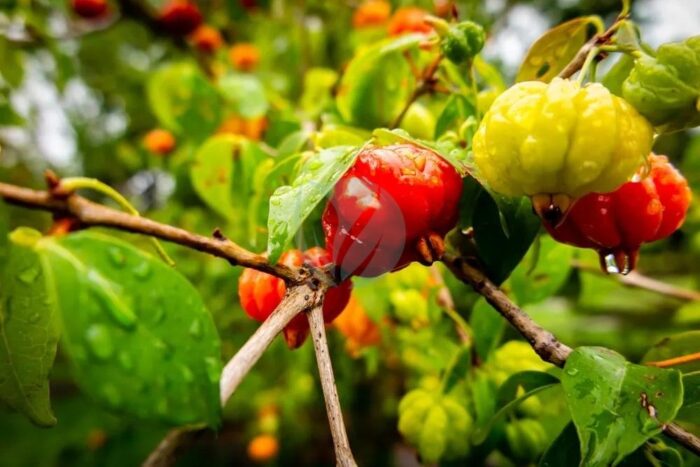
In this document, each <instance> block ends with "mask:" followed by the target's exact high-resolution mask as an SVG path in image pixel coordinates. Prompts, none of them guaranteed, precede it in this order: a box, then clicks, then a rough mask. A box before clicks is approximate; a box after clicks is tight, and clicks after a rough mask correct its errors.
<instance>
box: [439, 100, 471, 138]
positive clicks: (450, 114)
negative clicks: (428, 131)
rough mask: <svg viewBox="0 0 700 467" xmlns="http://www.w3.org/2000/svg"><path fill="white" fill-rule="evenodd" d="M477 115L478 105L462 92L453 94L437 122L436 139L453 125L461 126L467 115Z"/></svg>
mask: <svg viewBox="0 0 700 467" xmlns="http://www.w3.org/2000/svg"><path fill="white" fill-rule="evenodd" d="M475 115H476V107H475V106H474V104H473V103H472V102H471V101H469V99H467V98H466V97H465V96H463V95H461V94H452V95H451V96H450V98H449V99H447V103H446V104H445V108H444V109H442V113H441V114H440V116H439V117H438V120H437V123H436V124H435V139H438V138H439V137H440V136H442V134H443V133H445V132H446V131H447V130H449V129H450V128H452V127H453V126H456V127H459V125H460V124H461V123H462V122H463V121H464V120H466V119H467V117H471V116H475Z"/></svg>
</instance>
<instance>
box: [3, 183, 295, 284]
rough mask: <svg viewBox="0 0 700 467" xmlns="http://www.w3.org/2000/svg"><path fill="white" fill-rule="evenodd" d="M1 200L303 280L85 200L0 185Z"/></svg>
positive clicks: (219, 242) (225, 243)
mask: <svg viewBox="0 0 700 467" xmlns="http://www.w3.org/2000/svg"><path fill="white" fill-rule="evenodd" d="M0 198H2V199H4V200H5V201H6V202H8V203H11V204H15V205H19V206H24V207H27V208H32V209H43V210H46V211H51V212H53V213H54V214H58V215H61V216H68V217H74V218H75V219H77V220H78V221H79V222H80V224H81V225H83V226H86V227H87V226H102V227H111V228H114V229H117V230H123V231H126V232H132V233H140V234H144V235H149V236H151V237H157V238H160V239H161V240H165V241H169V242H173V243H177V244H180V245H183V246H186V247H188V248H192V249H194V250H197V251H202V252H204V253H209V254H211V255H213V256H217V257H219V258H223V259H226V260H228V261H229V262H230V263H231V264H234V265H240V266H245V267H249V268H253V269H257V270H259V271H263V272H266V273H268V274H272V275H274V276H277V277H281V278H283V279H285V280H287V281H289V282H291V283H298V282H300V281H302V280H304V278H305V276H304V274H303V273H302V272H300V271H294V270H292V269H290V268H288V267H286V266H284V265H273V264H269V263H268V261H267V258H265V257H264V256H262V255H258V254H255V253H252V252H250V251H248V250H246V249H245V248H243V247H241V246H239V245H237V244H236V243H234V242H232V241H231V240H227V239H223V238H221V239H218V238H211V237H205V236H203V235H197V234H195V233H192V232H189V231H187V230H184V229H180V228H177V227H173V226H171V225H168V224H161V223H159V222H156V221H152V220H150V219H147V218H144V217H139V216H133V215H131V214H127V213H124V212H121V211H117V210H115V209H111V208H108V207H106V206H103V205H101V204H97V203H93V202H92V201H88V200H87V199H85V198H83V197H81V196H78V195H71V196H69V197H68V198H66V199H60V198H56V197H54V196H52V195H51V193H49V192H48V191H37V190H32V189H29V188H22V187H18V186H14V185H8V184H5V183H0Z"/></svg>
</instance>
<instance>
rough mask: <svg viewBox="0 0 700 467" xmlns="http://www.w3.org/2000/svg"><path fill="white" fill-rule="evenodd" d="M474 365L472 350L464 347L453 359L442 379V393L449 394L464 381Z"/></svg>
mask: <svg viewBox="0 0 700 467" xmlns="http://www.w3.org/2000/svg"><path fill="white" fill-rule="evenodd" d="M471 365H472V352H471V348H468V347H462V348H460V349H459V350H457V353H456V354H455V355H454V357H453V358H452V361H451V362H450V364H449V366H448V367H447V370H446V371H445V375H444V376H443V378H442V393H443V394H447V393H449V392H450V391H451V390H452V389H453V388H454V387H455V386H457V384H459V382H460V381H462V380H464V378H465V377H466V376H467V373H469V369H470V368H471Z"/></svg>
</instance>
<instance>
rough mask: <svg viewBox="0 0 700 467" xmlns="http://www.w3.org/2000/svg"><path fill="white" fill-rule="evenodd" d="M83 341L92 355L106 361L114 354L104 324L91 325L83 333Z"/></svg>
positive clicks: (110, 339)
mask: <svg viewBox="0 0 700 467" xmlns="http://www.w3.org/2000/svg"><path fill="white" fill-rule="evenodd" d="M85 341H86V342H87V344H88V348H89V349H90V351H91V352H92V354H93V355H94V356H95V357H97V358H99V359H100V360H106V359H108V358H110V357H111V356H112V354H113V353H114V344H113V343H112V336H111V335H110V331H109V328H108V327H107V326H105V325H104V324H93V325H92V326H90V327H89V328H88V329H87V331H86V332H85Z"/></svg>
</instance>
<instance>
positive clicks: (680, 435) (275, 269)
mask: <svg viewBox="0 0 700 467" xmlns="http://www.w3.org/2000/svg"><path fill="white" fill-rule="evenodd" d="M59 186H60V185H59ZM57 194H58V196H57ZM0 198H1V199H4V200H5V201H6V202H8V203H10V204H14V205H19V206H23V207H27V208H31V209H40V210H45V211H50V212H53V213H54V215H55V216H57V217H59V218H60V217H69V218H73V219H75V220H77V221H78V222H79V223H80V224H81V225H82V226H84V227H89V226H103V227H111V228H114V229H117V230H122V231H126V232H132V233H140V234H145V235H149V236H152V237H156V238H159V239H161V240H165V241H169V242H173V243H177V244H180V245H182V246H185V247H188V248H191V249H194V250H197V251H201V252H204V253H208V254H211V255H213V256H216V257H219V258H223V259H226V260H227V261H229V262H230V263H231V264H232V265H240V266H244V267H249V268H253V269H257V270H259V271H262V272H265V273H269V274H272V275H274V276H276V277H280V278H282V279H284V280H285V281H286V282H287V284H288V288H287V294H286V296H285V298H284V299H283V301H282V302H281V303H280V305H279V306H278V307H277V309H276V310H275V311H274V312H273V313H272V315H270V317H269V318H268V319H267V320H266V321H265V322H264V323H263V324H262V325H261V326H260V327H259V328H258V330H257V331H256V332H255V333H254V334H253V335H252V336H251V337H250V338H249V339H248V341H247V342H246V343H245V344H244V345H243V347H241V348H240V349H239V351H238V352H237V353H236V354H235V355H234V356H233V357H232V359H231V360H230V361H229V362H228V363H227V364H226V366H225V367H224V370H223V372H222V376H221V393H220V395H221V402H222V404H225V403H226V402H227V401H228V399H229V398H230V397H231V396H232V394H233V393H234V392H235V390H236V389H237V388H238V385H239V384H240V383H241V381H242V380H243V378H244V377H245V376H246V375H247V373H248V372H249V371H250V370H251V369H252V368H253V366H254V365H255V364H256V363H257V361H258V360H259V359H260V357H261V356H262V355H263V353H264V352H265V350H266V349H267V348H268V346H269V345H270V344H271V343H272V341H273V340H274V339H275V337H276V336H277V335H278V334H279V333H280V332H281V331H282V329H284V327H285V326H286V325H287V324H288V323H289V322H290V321H291V320H292V318H294V317H295V316H296V315H297V314H299V313H307V318H308V321H309V325H310V329H311V336H312V340H313V344H314V350H315V352H316V358H317V364H318V368H319V374H320V378H321V385H322V388H323V393H324V399H325V402H326V409H327V410H326V411H327V414H328V419H329V424H330V427H331V433H332V437H333V441H334V447H335V452H336V462H337V465H341V466H354V465H356V464H355V460H354V459H353V456H352V452H351V450H350V445H349V442H348V437H347V433H346V431H345V426H344V423H343V418H342V411H341V408H340V403H339V400H338V394H337V389H336V386H335V380H334V376H333V369H332V364H331V359H330V355H329V353H328V345H327V341H326V335H325V327H324V323H323V316H322V312H321V305H322V303H323V298H324V295H325V292H326V291H327V289H328V287H329V286H330V284H331V281H330V280H328V276H327V275H326V274H327V273H326V272H325V271H323V270H314V269H308V268H306V267H303V268H301V269H299V270H294V269H291V268H287V267H285V266H282V265H271V264H269V263H268V261H267V258H265V257H264V256H263V255H259V254H255V253H252V252H250V251H248V250H246V249H245V248H243V247H241V246H239V245H237V244H236V243H234V242H232V241H231V240H228V239H226V238H224V237H223V236H221V235H214V236H213V237H206V236H202V235H198V234H195V233H192V232H189V231H187V230H184V229H180V228H177V227H173V226H170V225H167V224H162V223H159V222H156V221H153V220H149V219H146V218H143V217H140V216H135V215H131V214H126V213H123V212H120V211H117V210H115V209H111V208H109V207H106V206H103V205H101V204H98V203H94V202H92V201H89V200H87V199H85V198H83V197H81V196H79V195H77V194H74V193H70V194H61V193H60V192H58V193H57V192H56V190H53V192H52V190H51V189H50V190H48V191H37V190H32V189H28V188H22V187H19V186H15V185H10V184H5V183H0ZM443 262H444V264H445V265H446V266H447V267H448V268H449V269H450V270H451V272H452V273H453V274H454V275H455V277H457V278H458V279H459V280H461V281H462V282H464V283H465V284H468V285H470V286H471V287H472V288H473V289H474V290H475V291H476V292H477V293H478V294H480V295H482V296H483V297H484V298H485V299H486V300H487V301H488V302H489V303H490V304H491V306H492V307H493V308H494V309H496V310H497V311H498V312H499V313H500V314H501V315H502V316H503V317H504V318H505V319H506V320H507V321H508V322H509V323H510V324H511V325H512V326H513V327H515V328H516V330H518V332H520V334H521V335H522V336H523V337H524V338H525V339H526V340H527V341H528V342H529V343H530V345H531V346H532V347H533V349H534V350H535V352H537V354H538V355H539V356H540V358H541V359H542V360H544V361H547V362H550V363H552V364H554V365H556V366H559V367H563V366H564V364H565V363H566V359H567V358H568V356H569V354H570V353H571V352H572V349H571V348H570V347H568V346H567V345H565V344H563V343H562V342H560V341H559V340H558V339H557V338H556V337H555V336H554V335H553V334H551V333H550V332H549V331H547V330H545V329H543V328H542V327H540V326H539V325H538V324H537V323H535V322H534V321H533V320H532V319H531V318H530V317H529V316H528V315H527V314H526V313H525V312H524V311H523V310H522V309H520V308H519V307H518V306H517V305H516V304H514V303H513V302H512V301H511V300H510V299H509V298H508V296H507V295H506V294H505V293H504V292H503V291H502V290H501V289H500V288H498V287H497V286H496V285H495V284H494V283H493V282H491V281H490V280H489V279H488V277H487V276H486V275H485V273H484V272H483V271H482V270H481V268H480V267H479V266H478V265H477V264H472V263H471V262H470V261H469V260H468V259H466V258H463V257H460V256H456V255H454V254H451V253H447V254H445V256H444V257H443ZM319 278H321V279H319ZM663 432H664V433H665V434H666V435H667V436H668V437H670V438H672V439H674V440H675V441H676V442H678V443H680V444H682V445H683V446H685V447H687V448H688V449H690V450H691V451H692V452H695V453H696V454H698V455H700V438H699V437H698V436H696V435H694V434H692V433H689V432H687V431H686V430H684V429H683V428H681V427H680V426H678V425H675V424H666V425H664V426H663ZM197 433H198V432H196V431H188V430H187V429H186V428H179V429H176V430H173V431H172V432H171V433H169V434H168V435H167V436H166V437H165V438H164V439H163V441H162V442H161V443H160V444H159V446H158V447H157V448H156V449H155V450H154V451H153V452H152V454H151V456H149V458H148V459H147V460H146V462H145V463H144V465H146V466H150V467H154V466H166V465H172V462H173V461H174V459H175V455H176V453H177V452H178V450H180V449H181V448H182V447H183V446H185V445H187V444H189V443H190V442H191V441H192V439H193V438H194V437H196V436H197Z"/></svg>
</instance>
